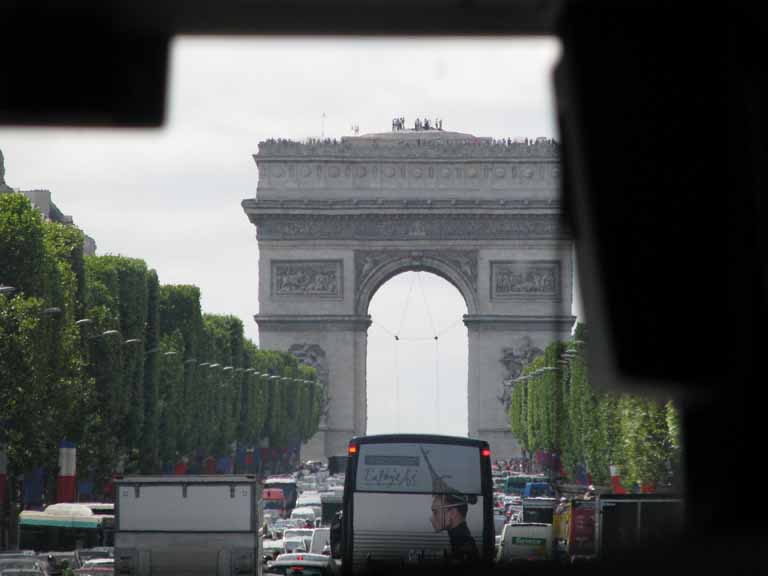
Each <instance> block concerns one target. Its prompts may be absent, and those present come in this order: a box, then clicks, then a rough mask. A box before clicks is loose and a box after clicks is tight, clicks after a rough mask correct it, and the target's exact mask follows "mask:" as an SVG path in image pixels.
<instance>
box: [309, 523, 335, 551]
mask: <svg viewBox="0 0 768 576" xmlns="http://www.w3.org/2000/svg"><path fill="white" fill-rule="evenodd" d="M330 544H331V529H330V528H315V530H314V531H313V532H312V544H310V547H309V551H310V553H312V554H322V553H323V550H325V547H326V546H328V547H329V552H328V554H330Z"/></svg>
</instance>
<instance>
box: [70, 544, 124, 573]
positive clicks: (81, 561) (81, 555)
mask: <svg viewBox="0 0 768 576" xmlns="http://www.w3.org/2000/svg"><path fill="white" fill-rule="evenodd" d="M97 558H112V559H113V560H114V558H115V549H114V548H113V547H112V546H98V547H95V548H81V549H80V550H75V563H74V567H75V568H81V567H83V566H84V565H85V564H86V563H87V562H88V561H89V560H94V559H97Z"/></svg>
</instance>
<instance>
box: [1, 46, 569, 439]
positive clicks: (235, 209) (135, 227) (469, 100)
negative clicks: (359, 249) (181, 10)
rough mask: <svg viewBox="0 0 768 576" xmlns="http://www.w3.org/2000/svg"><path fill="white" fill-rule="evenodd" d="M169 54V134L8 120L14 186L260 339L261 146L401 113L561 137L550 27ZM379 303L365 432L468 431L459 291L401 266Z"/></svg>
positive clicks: (450, 124)
mask: <svg viewBox="0 0 768 576" xmlns="http://www.w3.org/2000/svg"><path fill="white" fill-rule="evenodd" d="M171 54H172V55H171V61H170V70H171V73H170V77H169V78H170V79H169V90H168V99H169V100H168V117H167V125H166V126H165V127H164V128H162V129H158V130H104V129H67V130H62V129H56V130H52V129H44V128H41V129H0V149H2V151H3V153H4V155H5V165H6V182H7V183H8V185H9V186H11V187H13V188H17V189H24V190H28V189H40V188H43V189H49V190H51V192H52V194H53V201H54V203H55V204H56V205H57V206H58V207H59V208H60V209H61V211H62V212H63V213H64V214H70V215H72V216H73V217H74V220H75V223H76V224H77V225H78V226H79V227H81V228H82V229H83V230H84V231H85V232H86V233H88V234H89V235H90V236H92V237H93V238H94V239H95V240H96V243H97V246H98V248H97V253H98V254H108V253H112V254H122V255H125V256H130V257H134V258H142V259H144V260H146V262H147V265H148V266H149V267H151V268H154V269H155V270H157V273H158V276H159V278H160V282H162V283H164V284H196V285H197V286H199V287H200V289H201V292H202V306H203V310H204V312H208V313H220V314H233V315H236V316H238V317H240V318H241V319H242V320H243V323H244V325H245V333H246V336H247V337H249V338H250V339H252V340H253V341H255V342H258V330H257V326H256V324H255V322H254V321H253V315H254V314H256V313H257V312H258V301H257V286H258V266H257V264H258V250H257V245H256V239H255V228H254V227H253V225H252V224H250V223H249V222H248V219H247V217H246V216H245V214H244V213H243V211H242V208H241V207H240V202H241V201H242V200H243V199H244V198H250V197H253V196H255V193H256V186H257V182H258V173H257V169H256V165H255V163H254V161H253V158H252V154H254V153H256V152H257V149H258V143H259V141H261V140H265V139H267V138H293V139H304V138H308V137H320V136H325V137H335V138H339V137H341V136H348V135H352V126H353V125H357V126H358V127H359V131H360V134H364V133H367V132H383V131H388V130H389V129H390V128H391V120H392V118H394V117H400V116H404V117H405V118H406V123H407V125H408V126H409V127H410V126H412V125H413V121H414V120H415V119H416V118H417V117H419V118H424V117H429V118H441V119H442V120H443V128H444V129H445V130H450V131H458V132H467V133H471V134H474V135H477V136H490V137H494V138H507V137H512V138H514V137H528V138H536V137H538V136H545V137H550V138H558V134H557V129H556V122H555V118H554V107H553V98H552V91H551V85H550V84H551V70H552V66H553V65H554V63H555V62H556V61H557V58H558V55H559V45H558V43H557V41H556V40H554V39H546V38H542V39H525V40H521V39H514V40H506V39H390V40H382V39H377V40H359V39H343V40H342V39H322V40H313V39H302V38H294V39H265V40H253V39H226V40H224V39H215V38H182V39H178V40H176V41H175V43H174V46H173V49H172V53H171ZM408 294H410V297H409V296H408ZM425 301H426V302H428V304H429V305H428V306H427V305H425ZM406 303H408V312H407V313H406V314H404V313H403V309H404V307H405V306H406ZM370 312H371V314H372V316H373V321H374V324H373V325H372V327H371V329H370V330H369V342H368V343H369V358H368V405H369V408H368V414H369V426H368V431H369V432H371V433H376V432H385V431H395V430H396V429H400V430H401V431H422V432H432V431H441V432H444V433H458V434H466V432H467V398H466V396H467V387H466V377H467V359H466V356H467V349H466V347H467V341H466V329H465V327H464V325H463V324H462V323H461V321H460V320H461V315H462V314H464V313H466V306H465V304H464V301H463V299H462V298H461V295H460V294H459V292H458V291H457V290H456V289H455V288H453V286H451V285H450V284H448V283H447V282H445V281H444V280H442V279H441V278H438V277H436V276H434V275H431V274H427V273H420V274H416V273H407V274H402V275H400V276H397V277H395V278H393V279H392V280H390V281H389V282H388V283H387V284H385V285H384V286H383V287H382V288H381V290H379V292H377V293H376V295H375V296H374V298H373V301H372V303H371V307H370ZM573 312H574V314H576V315H578V316H580V315H581V304H580V300H579V296H578V294H575V299H574V310H573ZM394 334H399V335H400V336H401V340H400V341H399V342H397V341H395V339H394ZM435 334H440V336H439V338H438V341H437V344H435V340H434V335H435ZM438 379H439V382H440V386H439V388H438V387H437V386H436V382H437V380H438ZM438 400H439V403H438ZM396 401H397V402H398V404H397V405H396ZM438 405H439V408H440V410H439V411H435V410H434V409H433V408H434V407H435V406H438Z"/></svg>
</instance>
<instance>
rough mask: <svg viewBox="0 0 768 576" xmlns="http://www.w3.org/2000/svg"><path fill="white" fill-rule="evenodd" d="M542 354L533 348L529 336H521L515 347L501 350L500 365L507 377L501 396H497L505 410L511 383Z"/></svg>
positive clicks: (507, 404)
mask: <svg viewBox="0 0 768 576" xmlns="http://www.w3.org/2000/svg"><path fill="white" fill-rule="evenodd" d="M542 354H544V350H542V349H541V348H538V347H536V346H534V345H533V341H532V340H531V338H530V337H529V336H521V337H520V338H519V339H518V341H517V345H516V346H514V347H512V348H504V349H503V350H502V357H501V363H502V364H503V365H504V367H505V368H506V369H507V376H506V378H504V382H503V384H502V392H501V396H498V399H499V402H501V404H502V405H503V406H504V409H505V410H509V403H510V401H511V400H512V381H513V380H514V379H515V378H519V377H520V374H522V373H523V368H524V367H525V366H526V365H528V364H530V363H531V362H533V361H534V360H535V359H536V358H537V357H538V356H541V355H542Z"/></svg>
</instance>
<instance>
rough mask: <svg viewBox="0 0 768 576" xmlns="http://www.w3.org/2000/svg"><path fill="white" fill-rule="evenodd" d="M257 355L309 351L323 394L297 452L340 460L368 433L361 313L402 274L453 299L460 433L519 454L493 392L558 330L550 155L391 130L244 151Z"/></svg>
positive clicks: (549, 145)
mask: <svg viewBox="0 0 768 576" xmlns="http://www.w3.org/2000/svg"><path fill="white" fill-rule="evenodd" d="M254 159H255V160H256V164H257V166H258V169H259V184H258V189H257V197H256V198H255V199H248V200H245V201H243V208H244V210H245V212H246V213H247V214H248V217H249V218H250V220H251V222H252V223H254V224H255V225H256V227H257V238H258V242H259V253H260V259H259V306H260V313H259V314H258V315H257V316H256V317H255V318H256V321H257V322H258V325H259V335H260V344H261V346H262V347H264V348H267V349H276V350H291V349H293V350H299V351H301V350H306V349H312V350H313V351H314V352H313V358H314V361H316V362H319V361H320V360H318V359H322V365H323V370H324V374H326V375H327V379H328V380H327V395H328V398H329V404H328V411H327V416H326V418H325V419H324V421H323V423H322V425H321V430H320V432H319V433H318V434H316V436H315V437H314V438H313V439H312V440H311V441H310V443H309V444H308V445H307V446H305V447H304V457H308V458H323V457H326V456H329V455H334V454H344V453H345V451H346V445H347V443H348V441H349V439H350V438H351V437H352V436H354V435H361V434H364V433H365V430H366V418H367V416H366V365H365V363H366V355H367V329H368V327H369V325H370V317H369V316H368V305H369V303H370V299H371V297H372V296H373V294H374V293H375V292H376V290H377V289H378V288H379V287H380V286H381V285H382V284H383V283H384V282H386V281H387V280H388V279H389V278H391V277H393V276H395V275H396V274H399V273H400V272H404V271H419V270H424V271H429V272H433V273H435V274H437V275H439V276H441V277H443V278H445V279H446V280H448V281H449V282H450V283H451V284H453V285H454V286H455V287H456V288H457V289H458V290H459V292H460V293H461V294H462V296H463V297H464V299H465V301H466V304H467V310H468V314H467V315H466V316H465V317H464V322H465V324H466V326H467V329H468V330H467V332H468V345H469V355H468V357H469V383H468V405H469V414H468V419H469V435H470V436H473V437H478V438H483V439H486V440H488V441H489V442H490V443H491V446H492V449H493V450H494V452H495V453H496V454H497V455H499V456H501V457H506V456H511V455H515V454H517V452H518V450H517V446H516V443H515V442H514V440H513V439H512V437H511V434H510V433H509V426H508V422H507V418H506V410H505V406H504V401H505V395H504V390H505V387H504V382H505V381H506V380H508V379H509V377H510V375H511V374H512V372H513V371H514V369H515V367H516V366H517V363H518V362H519V360H520V359H521V358H526V357H527V356H526V355H530V354H531V351H532V350H533V351H534V353H535V351H536V350H542V349H543V348H544V347H546V345H547V344H549V343H550V342H551V341H552V340H555V339H565V338H567V337H568V336H569V335H570V330H571V327H572V325H573V322H574V318H573V317H572V316H571V300H572V276H573V267H572V245H571V240H570V238H568V237H567V236H565V235H564V234H563V232H562V230H561V228H560V226H559V217H560V216H559V210H560V207H559V201H558V199H559V195H558V189H557V182H558V175H559V159H558V146H557V144H556V143H554V142H552V141H549V140H537V141H535V142H529V141H526V142H511V141H492V140H491V139H489V138H477V137H474V136H471V135H468V134H459V133H455V132H444V131H442V130H434V129H433V130H402V129H400V128H399V127H398V128H397V129H396V130H394V131H393V132H391V133H382V134H372V135H365V136H356V137H350V138H342V139H341V141H327V140H326V141H314V140H310V141H307V142H292V141H284V140H276V141H275V140H270V141H267V142H262V143H260V145H259V152H258V154H256V155H255V156H254Z"/></svg>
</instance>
